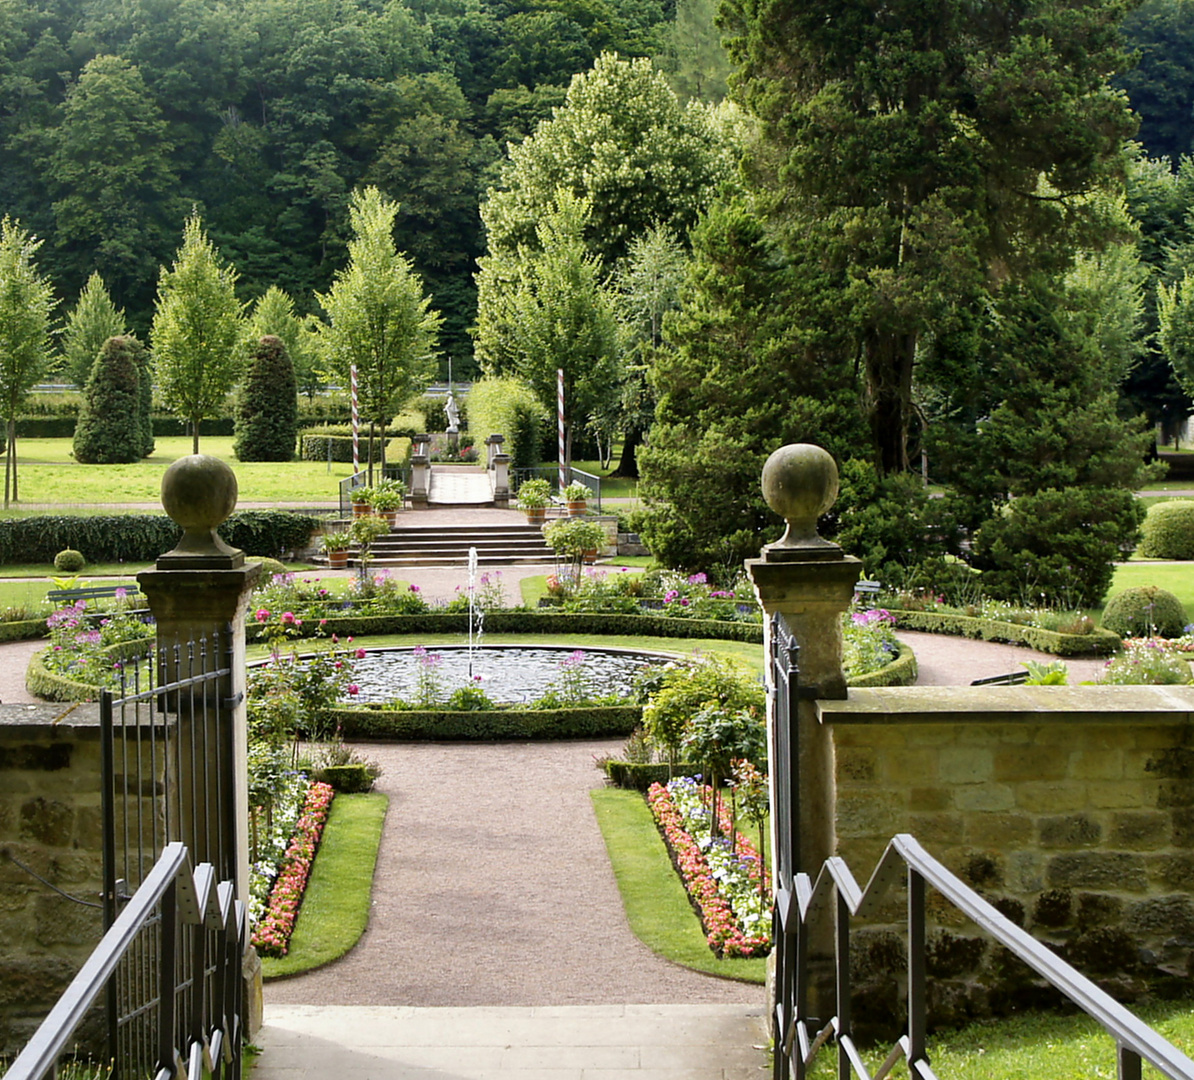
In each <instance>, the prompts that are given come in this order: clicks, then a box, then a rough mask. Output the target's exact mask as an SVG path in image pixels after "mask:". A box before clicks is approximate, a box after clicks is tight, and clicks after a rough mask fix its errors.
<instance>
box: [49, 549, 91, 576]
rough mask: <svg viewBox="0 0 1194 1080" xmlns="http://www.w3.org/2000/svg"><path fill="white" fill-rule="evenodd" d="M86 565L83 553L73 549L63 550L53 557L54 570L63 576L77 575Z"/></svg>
mask: <svg viewBox="0 0 1194 1080" xmlns="http://www.w3.org/2000/svg"><path fill="white" fill-rule="evenodd" d="M86 565H87V560H86V559H84V558H83V553H82V552H81V551H75V549H74V548H63V549H62V550H61V551H60V552H58V554H57V555H55V556H54V569H55V570H57V571H59V572H60V573H63V574H77V573H78V572H79V571H80V570H82V569H83V567H84V566H86Z"/></svg>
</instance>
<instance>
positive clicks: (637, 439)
mask: <svg viewBox="0 0 1194 1080" xmlns="http://www.w3.org/2000/svg"><path fill="white" fill-rule="evenodd" d="M642 442H643V433H642V432H641V431H639V430H638V429H637V428H635V429H634V430H632V431H628V432H626V440H625V442H623V443H622V457H621V459H620V460H619V461H618V467H617V468H616V469H614V471H613V472H612V473H610V476H617V477H619V478H622V479H625V480H637V479H638V448H639V447H640V446H641V445H642Z"/></svg>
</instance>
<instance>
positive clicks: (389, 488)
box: [369, 480, 406, 525]
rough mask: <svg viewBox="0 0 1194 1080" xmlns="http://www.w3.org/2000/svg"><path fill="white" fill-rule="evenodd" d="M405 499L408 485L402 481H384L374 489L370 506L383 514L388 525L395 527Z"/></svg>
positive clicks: (370, 497) (370, 498)
mask: <svg viewBox="0 0 1194 1080" xmlns="http://www.w3.org/2000/svg"><path fill="white" fill-rule="evenodd" d="M405 498H406V485H405V484H404V483H403V482H402V481H401V480H383V481H382V482H381V483H380V484H378V485H377V486H376V487H374V488H373V491H372V493H371V494H370V496H369V505H370V506H371V507H373V509H374V511H376V512H377V513H379V514H381V516H382V517H384V518H385V519H386V521H387V523H388V524H390V525H393V524H395V522H396V521H397V518H398V511H399V510H401V509H402V503H403V500H404V499H405Z"/></svg>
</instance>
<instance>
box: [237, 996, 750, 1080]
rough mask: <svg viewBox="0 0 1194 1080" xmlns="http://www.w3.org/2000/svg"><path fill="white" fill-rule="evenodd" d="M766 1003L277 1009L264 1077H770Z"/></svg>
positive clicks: (260, 1040)
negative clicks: (755, 1004)
mask: <svg viewBox="0 0 1194 1080" xmlns="http://www.w3.org/2000/svg"><path fill="white" fill-rule="evenodd" d="M763 1021H764V1018H763V1009H762V1007H761V1006H749V1005H707V1004H706V1005H683V1004H676V1005H597V1006H567V1007H565V1006H550V1007H541V1008H536V1007H531V1008H508V1007H500V1006H499V1007H486V1008H412V1007H401V1006H399V1007H378V1006H345V1005H333V1006H323V1005H288V1006H280V1005H271V1006H268V1007H267V1010H266V1022H265V1027H263V1028H262V1030H261V1031H260V1033H259V1034H258V1036H257V1038H256V1040H255V1041H256V1043H257V1044H258V1045H259V1046H260V1047H261V1048H262V1054H261V1057H260V1058H258V1060H257V1064H256V1066H255V1068H254V1070H253V1076H254V1078H255V1080H282V1078H283V1077H285V1078H286V1080H306V1078H308V1077H310V1078H312V1080H314V1078H315V1077H320V1078H324V1077H335V1078H336V1080H383V1078H384V1080H445V1078H449V1077H452V1078H461V1080H490V1078H494V1080H512V1078H513V1077H518V1078H519V1080H623V1078H624V1080H642V1078H643V1077H645V1076H646V1075H648V1074H649V1075H651V1077H652V1078H653V1080H762V1078H763V1077H764V1076H765V1072H766V1070H767V1069H769V1058H768V1054H767V1051H766V1046H765V1044H766V1036H765V1034H764V1022H763Z"/></svg>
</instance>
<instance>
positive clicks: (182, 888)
mask: <svg viewBox="0 0 1194 1080" xmlns="http://www.w3.org/2000/svg"><path fill="white" fill-rule="evenodd" d="M171 893H172V894H173V900H174V903H173V905H171V904H170V894H171ZM159 905H162V906H163V909H164V910H163V912H162V915H161V920H162V922H163V925H165V924H166V923H168V922H170V921H171V920H177V922H179V923H186V924H190V925H193V926H199V927H202V928H203V929H205V930H214V931H223V932H224V933H225V934H227V933H229V932H231V933H234V934H235V935H236V937H237V940H238V941H239V940H242V939H243V933H244V925H245V913H244V905H243V904H240V903H238V902H236V901H235V900H234V898H233V892H232V888H231V886H230V884H229V883H228V882H220V883H219V885H216V884H215V871H214V868H213V867H212V866H211V865H210V864H208V863H203V864H201V865H200V866H199V867H198V868H197V869H196V870H195V871H194V873H192V872H191V860H190V853H189V852H188V851H187V848H186V845H184V844H181V843H178V842H177V841H175V842H172V843H169V844H167V845H166V846H165V847H164V848H163V850H162V853H161V855H160V856H159V857H158V860H157V862H156V863H154V865H153V868H152V869H151V870H150V872H149V873H148V874H147V875H146V876H145V880H144V881H143V882H142V883H141V886H140V887H139V888H138V889H137V891H136V892H135V893H134V894H133V896H132V898H131V899H130V900H129V902H128V903H127V904H126V905H125V907H124V909H123V910H122V911H121V912H120V914H119V915H118V916H117V917H116V920H115V922H113V924H112V926H111V927H110V928H109V929H108V931H107V933H105V934H104V936H103V938H101V939H100V942H99V944H98V945H97V946H96V947H95V949H94V950H93V951H92V953H91V955H90V956H89V957H88V958H87V960H86V961H85V962H84V964H83V966H82V967H81V968H80V969H79V972H78V974H77V975H75V977H74V978H73V979H72V980H71V983H70V985H69V986H68V987H67V988H66V990H65V991H64V992H63V994H62V996H61V997H60V998H59V999H58V1001H57V1002H56V1003H55V1005H54V1007H53V1008H52V1009H51V1010H50V1012H49V1015H48V1016H47V1017H46V1018H45V1020H43V1021H42V1023H41V1025H40V1026H39V1027H38V1029H37V1031H36V1032H34V1034H33V1037H32V1038H31V1039H30V1040H29V1042H28V1043H27V1044H26V1045H25V1047H24V1049H23V1050H22V1051H21V1053H20V1054H19V1055H18V1056H17V1058H16V1060H15V1061H14V1062H13V1063H12V1065H11V1066H9V1069H8V1072H7V1074H6V1075H5V1080H43V1078H44V1077H46V1076H52V1075H54V1069H55V1064H56V1062H57V1060H58V1058H59V1057H60V1056H61V1055H62V1054H63V1053H65V1052H66V1051H67V1049H68V1048H69V1047H70V1045H71V1041H72V1039H73V1037H74V1034H75V1031H76V1029H77V1028H78V1027H79V1025H80V1024H82V1023H83V1020H84V1019H85V1018H86V1016H87V1014H88V1012H89V1011H90V1010H91V1009H92V1008H93V1007H94V1005H95V1004H96V1002H97V1001H98V1000H99V998H100V996H101V995H102V994H103V993H104V990H105V987H106V986H107V985H108V982H109V980H110V979H111V978H112V976H113V974H114V973H115V972H116V969H117V965H118V964H119V963H120V961H121V960H122V959H123V957H124V956H125V954H126V953H128V951H129V950H130V948H131V947H132V945H133V943H134V941H135V940H136V938H137V935H138V934H139V933H140V932H141V931H142V930H143V929H144V928H145V927H146V926H148V925H149V924H150V923H152V922H154V921H155V919H157V918H158V915H157V911H158V907H159ZM171 906H173V911H172V912H167V911H166V910H165V909H166V908H169V907H171ZM173 1001H174V987H173V986H171V987H170V988H169V989H167V988H165V987H163V988H161V990H160V993H159V1008H163V1009H170V1010H172V1009H173V1007H174V1006H173ZM226 1019H230V1020H231V1021H232V1022H233V1023H234V1024H235V1023H237V1022H238V1018H236V1017H232V1018H226ZM221 1041H222V1042H223V1041H224V1039H223V1038H222V1039H221ZM180 1056H181V1055H179V1053H178V1050H177V1048H175V1049H174V1058H175V1060H178V1059H179V1057H180ZM188 1056H189V1055H188ZM158 1075H159V1076H174V1075H176V1073H175V1072H174V1071H172V1067H170V1066H163V1067H161V1069H160V1071H159V1073H158Z"/></svg>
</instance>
